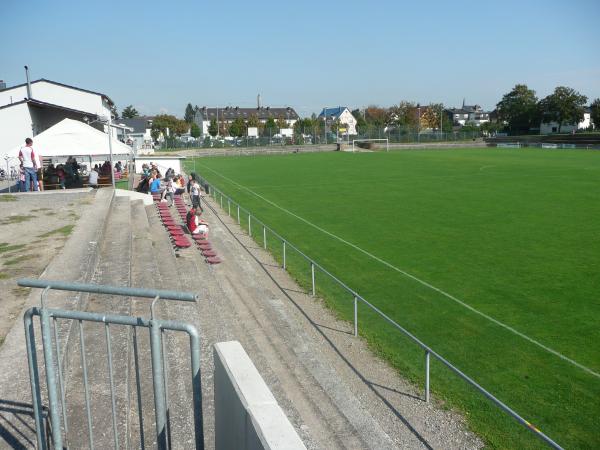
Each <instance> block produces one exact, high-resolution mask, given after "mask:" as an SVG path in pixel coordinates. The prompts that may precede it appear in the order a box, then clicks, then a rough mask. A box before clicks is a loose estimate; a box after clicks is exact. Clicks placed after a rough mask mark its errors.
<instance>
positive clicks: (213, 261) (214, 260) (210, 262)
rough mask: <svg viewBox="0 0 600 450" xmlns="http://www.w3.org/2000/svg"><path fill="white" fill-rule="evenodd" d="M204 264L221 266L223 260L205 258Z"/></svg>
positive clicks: (214, 257)
mask: <svg viewBox="0 0 600 450" xmlns="http://www.w3.org/2000/svg"><path fill="white" fill-rule="evenodd" d="M206 262H207V263H209V264H221V263H222V262H223V260H222V259H221V258H219V257H218V256H211V257H209V258H206Z"/></svg>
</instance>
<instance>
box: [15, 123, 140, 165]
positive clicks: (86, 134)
mask: <svg viewBox="0 0 600 450" xmlns="http://www.w3.org/2000/svg"><path fill="white" fill-rule="evenodd" d="M111 141H112V152H113V155H130V154H131V147H129V146H128V145H125V144H123V143H122V142H120V141H118V140H116V139H115V138H114V137H112V138H111ZM23 145H25V142H23ZM21 147H22V146H21V145H20V146H18V147H14V148H13V149H11V150H9V152H8V156H12V157H14V158H17V157H18V156H19V150H20V149H21ZM33 148H34V149H35V151H36V152H37V154H38V156H42V157H48V156H71V155H73V156H75V155H77V156H80V155H90V156H100V155H108V154H109V153H110V151H109V147H108V135H107V134H106V133H103V132H102V131H100V130H97V129H96V128H94V127H91V126H89V125H88V124H85V123H83V122H79V121H78V120H72V119H63V120H62V121H60V122H59V123H57V124H56V125H54V126H52V127H50V128H48V129H47V130H46V131H43V132H42V133H40V134H38V135H37V136H35V137H34V138H33Z"/></svg>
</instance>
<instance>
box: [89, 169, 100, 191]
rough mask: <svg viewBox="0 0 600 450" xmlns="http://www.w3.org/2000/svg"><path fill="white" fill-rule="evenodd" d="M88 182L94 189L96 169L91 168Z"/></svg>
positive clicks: (96, 181)
mask: <svg viewBox="0 0 600 450" xmlns="http://www.w3.org/2000/svg"><path fill="white" fill-rule="evenodd" d="M88 182H89V183H90V186H91V187H93V188H94V189H96V188H97V187H98V172H96V169H92V170H91V171H90V177H89V180H88Z"/></svg>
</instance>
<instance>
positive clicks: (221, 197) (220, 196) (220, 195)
mask: <svg viewBox="0 0 600 450" xmlns="http://www.w3.org/2000/svg"><path fill="white" fill-rule="evenodd" d="M219 198H220V199H221V209H223V193H222V192H220V191H219Z"/></svg>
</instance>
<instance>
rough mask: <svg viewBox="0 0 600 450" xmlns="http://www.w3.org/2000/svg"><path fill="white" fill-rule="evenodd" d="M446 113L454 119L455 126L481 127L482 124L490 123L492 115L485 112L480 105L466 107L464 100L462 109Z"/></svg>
mask: <svg viewBox="0 0 600 450" xmlns="http://www.w3.org/2000/svg"><path fill="white" fill-rule="evenodd" d="M446 112H447V113H448V115H449V116H450V118H451V119H452V123H453V124H454V125H455V126H461V127H462V126H464V125H467V124H469V125H475V126H478V127H479V126H481V124H482V123H485V122H489V121H490V113H489V112H488V111H484V110H483V108H482V107H481V106H479V105H465V101H464V100H463V104H462V107H460V108H452V109H447V110H446Z"/></svg>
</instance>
